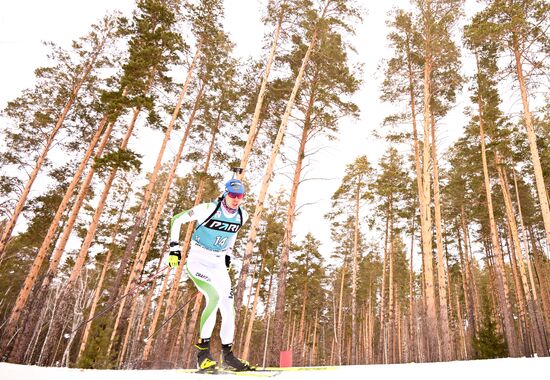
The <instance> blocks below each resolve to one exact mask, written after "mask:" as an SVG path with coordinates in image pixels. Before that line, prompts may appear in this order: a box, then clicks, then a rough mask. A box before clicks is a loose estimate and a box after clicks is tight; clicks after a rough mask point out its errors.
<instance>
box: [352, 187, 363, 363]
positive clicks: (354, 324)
mask: <svg viewBox="0 0 550 380" xmlns="http://www.w3.org/2000/svg"><path fill="white" fill-rule="evenodd" d="M360 192H361V179H360V178H359V179H358V180H357V189H356V193H355V223H354V226H353V255H352V269H351V361H350V364H352V365H353V364H357V344H358V343H359V342H358V341H357V336H356V330H357V319H356V314H357V260H358V257H357V256H358V254H359V253H358V250H359V247H358V245H359V200H360Z"/></svg>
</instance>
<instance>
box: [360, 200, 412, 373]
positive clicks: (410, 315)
mask: <svg viewBox="0 0 550 380" xmlns="http://www.w3.org/2000/svg"><path fill="white" fill-rule="evenodd" d="M415 221H416V209H415V211H414V212H413V216H412V227H411V259H410V263H409V351H410V353H409V361H413V362H416V361H417V360H418V359H417V356H416V351H417V347H416V344H415V341H416V337H415V335H416V333H415V328H414V326H415V323H414V320H415V311H414V308H415V302H414V300H415V294H414V284H415V272H414V265H413V263H414V241H415V239H414V238H415V236H414V235H415V231H416V229H415ZM367 363H370V361H367Z"/></svg>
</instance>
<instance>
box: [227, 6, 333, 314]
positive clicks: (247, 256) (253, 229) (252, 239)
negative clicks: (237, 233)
mask: <svg viewBox="0 0 550 380" xmlns="http://www.w3.org/2000/svg"><path fill="white" fill-rule="evenodd" d="M329 3H330V0H327V3H326V4H325V8H324V10H323V13H322V15H321V18H320V19H321V20H322V19H324V17H325V14H326V11H327V8H328V5H329ZM318 32H319V29H318V27H316V29H315V30H314V32H313V35H312V37H311V41H310V43H309V47H308V49H307V51H306V54H305V56H304V59H303V60H302V66H301V67H300V71H299V72H298V75H297V77H296V80H295V81H294V87H293V88H292V92H291V94H290V97H289V99H288V102H287V105H286V108H285V112H284V114H283V117H282V119H281V125H280V126H279V130H278V132H277V137H276V138H275V142H274V144H273V148H272V150H271V155H270V157H269V161H268V164H267V167H266V171H265V173H264V176H263V179H262V186H261V189H260V193H259V194H258V200H257V202H256V207H255V209H254V216H253V217H252V220H251V223H250V230H249V233H248V241H247V243H246V249H245V252H244V255H243V264H242V268H241V274H240V276H239V281H238V284H237V292H236V295H235V305H236V307H237V308H240V305H241V303H242V299H243V292H244V285H245V284H246V278H247V277H248V270H249V267H250V260H251V258H252V251H253V250H254V244H255V243H256V235H257V233H258V231H257V230H258V225H259V223H260V220H261V217H262V211H263V207H264V201H265V197H266V195H267V188H268V187H269V182H270V181H271V176H272V174H273V168H274V166H275V160H276V159H277V156H278V154H279V149H280V147H281V143H282V141H283V136H284V134H285V131H286V127H287V125H288V119H289V117H290V111H291V110H292V107H293V106H294V100H295V98H296V94H297V93H298V90H299V88H300V86H301V84H302V79H303V76H304V72H305V69H306V67H307V64H308V62H309V57H310V55H311V52H312V50H313V48H314V47H315V44H316V42H317V34H318Z"/></svg>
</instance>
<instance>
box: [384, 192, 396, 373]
mask: <svg viewBox="0 0 550 380" xmlns="http://www.w3.org/2000/svg"><path fill="white" fill-rule="evenodd" d="M389 220H390V221H389V234H390V237H389V239H390V249H389V265H388V274H389V279H388V324H387V329H386V333H387V334H388V335H387V356H388V362H389V363H395V356H394V349H393V345H394V341H395V297H394V295H395V284H394V276H393V274H394V261H395V252H394V235H393V232H394V226H393V194H392V193H390V199H389Z"/></svg>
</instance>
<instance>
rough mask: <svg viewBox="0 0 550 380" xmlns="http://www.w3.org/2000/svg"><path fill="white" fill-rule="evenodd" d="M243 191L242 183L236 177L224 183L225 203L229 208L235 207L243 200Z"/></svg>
mask: <svg viewBox="0 0 550 380" xmlns="http://www.w3.org/2000/svg"><path fill="white" fill-rule="evenodd" d="M244 193H245V191H244V185H243V183H242V182H241V181H240V180H238V179H230V180H229V181H227V182H226V183H225V191H224V193H223V195H224V200H225V204H226V205H227V206H229V208H231V209H237V208H238V207H239V206H240V204H241V203H242V202H243V198H244Z"/></svg>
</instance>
